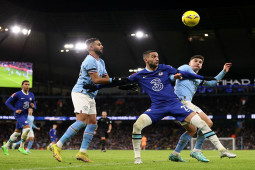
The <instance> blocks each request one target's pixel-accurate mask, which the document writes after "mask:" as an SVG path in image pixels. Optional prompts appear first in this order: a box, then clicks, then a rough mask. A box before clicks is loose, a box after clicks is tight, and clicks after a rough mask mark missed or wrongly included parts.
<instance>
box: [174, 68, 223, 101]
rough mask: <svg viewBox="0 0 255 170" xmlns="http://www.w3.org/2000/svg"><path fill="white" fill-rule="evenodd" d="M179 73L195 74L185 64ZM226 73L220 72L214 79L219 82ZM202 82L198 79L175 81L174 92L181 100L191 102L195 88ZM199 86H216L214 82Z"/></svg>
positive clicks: (206, 82)
mask: <svg viewBox="0 0 255 170" xmlns="http://www.w3.org/2000/svg"><path fill="white" fill-rule="evenodd" d="M178 70H181V71H187V72H190V73H193V74H196V73H195V72H194V71H193V70H192V68H191V67H190V66H189V65H187V64H185V65H182V66H180V67H179V68H178ZM225 74H226V72H225V71H224V70H222V71H221V72H220V73H219V74H218V75H217V76H216V77H215V78H216V79H217V80H221V79H222V78H223V77H224V76H225ZM170 79H171V80H174V78H173V75H172V76H171V77H170ZM202 81H203V80H200V79H193V80H192V79H182V80H180V79H177V80H176V82H175V87H174V90H175V91H174V92H175V94H176V95H177V96H178V97H179V99H181V100H187V101H192V99H193V96H194V95H195V93H196V91H197V87H198V86H199V85H200V84H201V83H202ZM201 85H203V86H215V85H217V81H216V80H211V81H204V82H203V83H202V84H201Z"/></svg>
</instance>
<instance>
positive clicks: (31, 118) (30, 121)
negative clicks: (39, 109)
mask: <svg viewBox="0 0 255 170" xmlns="http://www.w3.org/2000/svg"><path fill="white" fill-rule="evenodd" d="M34 120H35V117H34V116H33V109H32V108H29V109H28V116H27V121H28V124H29V126H30V131H29V133H28V135H27V139H26V142H28V144H27V149H26V151H27V152H28V153H31V151H30V148H31V147H32V145H33V143H34V140H35V135H34V130H33V129H37V130H40V128H39V127H37V126H36V125H35V124H34ZM20 143H21V140H20V141H19V142H17V143H13V144H12V148H13V149H15V147H16V146H18V145H20Z"/></svg>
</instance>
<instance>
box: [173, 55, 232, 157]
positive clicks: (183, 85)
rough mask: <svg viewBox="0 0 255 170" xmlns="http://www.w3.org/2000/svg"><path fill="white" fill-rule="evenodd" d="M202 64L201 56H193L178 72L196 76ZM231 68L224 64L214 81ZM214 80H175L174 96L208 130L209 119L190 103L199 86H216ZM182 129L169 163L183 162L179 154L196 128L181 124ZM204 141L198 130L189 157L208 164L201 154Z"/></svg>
mask: <svg viewBox="0 0 255 170" xmlns="http://www.w3.org/2000/svg"><path fill="white" fill-rule="evenodd" d="M203 63H204V57H203V56H201V55H194V56H192V57H191V59H190V61H189V64H185V65H182V66H180V67H179V68H178V70H182V71H188V72H190V73H194V74H197V73H198V72H199V70H200V69H201V68H202V65H203ZM231 66H232V63H226V64H225V65H224V67H223V70H222V71H221V72H220V73H219V74H218V75H217V76H216V77H215V79H216V80H221V79H222V78H223V77H224V76H225V74H226V73H227V72H228V71H229V69H230V67H231ZM170 79H171V80H172V81H175V79H174V76H173V75H171V76H170ZM216 80H212V81H202V80H199V79H195V80H188V79H178V80H176V83H175V94H176V95H177V96H178V97H179V99H180V100H181V102H182V104H183V105H185V106H186V107H187V108H189V109H192V110H193V111H195V112H196V113H197V114H198V115H199V116H200V117H201V119H202V120H204V121H205V122H206V123H207V125H208V126H209V127H210V128H211V127H212V125H213V123H212V121H211V119H210V118H209V117H208V116H207V115H206V114H205V113H204V112H203V111H202V110H201V109H200V108H199V107H197V106H196V105H194V104H193V103H191V101H192V98H193V96H194V94H195V93H196V90H197V87H198V86H199V85H203V86H215V85H216V84H217V81H216ZM183 127H184V128H185V129H186V130H187V131H186V132H185V133H183V134H182V136H181V137H180V140H179V142H178V145H177V146H176V148H175V150H174V152H173V153H172V154H171V155H170V156H169V159H170V160H171V161H176V162H185V160H183V159H182V158H181V156H180V153H181V151H182V150H183V149H184V147H185V146H186V145H187V143H188V142H189V141H190V139H191V138H192V136H194V135H195V134H196V132H197V128H196V127H195V126H192V125H190V124H183ZM204 141H205V136H204V135H203V133H202V132H201V129H199V130H198V132H197V141H196V144H195V147H194V149H193V150H192V151H191V153H190V156H191V157H193V158H196V159H197V160H199V161H202V162H209V160H208V159H206V157H204V155H203V154H202V152H201V149H202V145H203V143H204Z"/></svg>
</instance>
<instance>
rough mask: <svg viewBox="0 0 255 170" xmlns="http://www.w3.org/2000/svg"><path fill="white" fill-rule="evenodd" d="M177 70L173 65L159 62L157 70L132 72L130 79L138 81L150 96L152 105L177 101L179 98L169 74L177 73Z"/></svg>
mask: <svg viewBox="0 0 255 170" xmlns="http://www.w3.org/2000/svg"><path fill="white" fill-rule="evenodd" d="M176 73H177V70H176V69H175V68H173V67H172V66H169V65H165V64H159V66H158V68H157V70H156V71H149V70H147V69H143V70H141V71H139V72H137V73H134V74H132V75H131V76H129V77H128V78H129V79H130V81H136V82H138V83H139V84H140V85H141V87H142V89H143V91H144V92H145V93H147V94H148V95H149V96H150V99H151V102H152V105H153V104H162V103H164V102H169V101H176V99H177V98H178V97H177V95H176V94H175V93H174V89H173V87H172V85H171V82H170V79H169V76H170V75H172V74H176Z"/></svg>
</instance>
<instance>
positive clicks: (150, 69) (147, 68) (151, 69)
mask: <svg viewBox="0 0 255 170" xmlns="http://www.w3.org/2000/svg"><path fill="white" fill-rule="evenodd" d="M145 69H146V70H147V71H156V70H157V69H158V67H156V68H151V67H150V66H148V65H147V66H146V68H145Z"/></svg>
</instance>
